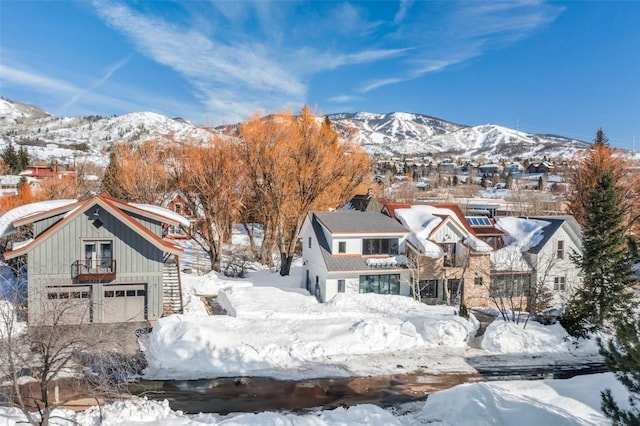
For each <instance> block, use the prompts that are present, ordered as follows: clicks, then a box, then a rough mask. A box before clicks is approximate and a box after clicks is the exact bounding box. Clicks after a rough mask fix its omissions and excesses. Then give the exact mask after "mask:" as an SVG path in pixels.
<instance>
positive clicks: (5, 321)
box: [0, 300, 27, 339]
mask: <svg viewBox="0 0 640 426" xmlns="http://www.w3.org/2000/svg"><path fill="white" fill-rule="evenodd" d="M26 329H27V325H26V323H23V322H18V319H17V316H16V311H15V307H14V305H13V304H12V303H11V302H9V301H8V300H0V339H4V338H6V337H7V336H14V337H15V336H17V335H20V334H22V333H24V332H25V330H26Z"/></svg>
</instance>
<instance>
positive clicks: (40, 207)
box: [0, 200, 77, 237]
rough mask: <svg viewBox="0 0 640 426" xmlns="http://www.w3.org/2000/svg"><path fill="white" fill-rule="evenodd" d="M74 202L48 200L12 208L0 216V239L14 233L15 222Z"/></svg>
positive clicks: (74, 201)
mask: <svg viewBox="0 0 640 426" xmlns="http://www.w3.org/2000/svg"><path fill="white" fill-rule="evenodd" d="M76 202H77V200H49V201H39V202H37V203H31V204H25V205H24V206H19V207H16V208H13V209H11V210H9V211H8V212H6V213H5V214H3V215H2V216H0V237H7V236H9V235H11V234H13V233H14V232H16V229H15V227H14V226H13V224H12V223H13V222H15V221H16V220H19V219H24V218H26V217H28V216H31V215H33V214H38V213H42V212H46V211H50V210H54V209H57V208H59V207H64V206H67V205H70V204H74V203H76Z"/></svg>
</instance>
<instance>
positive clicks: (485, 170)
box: [478, 164, 502, 177]
mask: <svg viewBox="0 0 640 426" xmlns="http://www.w3.org/2000/svg"><path fill="white" fill-rule="evenodd" d="M501 170H502V166H500V165H499V164H482V165H480V166H478V174H479V175H480V176H487V177H491V176H493V175H497V174H500V172H501Z"/></svg>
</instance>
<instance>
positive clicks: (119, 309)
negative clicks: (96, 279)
mask: <svg viewBox="0 0 640 426" xmlns="http://www.w3.org/2000/svg"><path fill="white" fill-rule="evenodd" d="M103 288H104V290H103V291H104V299H103V300H104V304H103V306H104V311H103V316H102V318H103V321H104V322H127V321H144V320H145V319H146V317H147V315H146V305H147V286H146V284H118V285H106V286H104V287H103Z"/></svg>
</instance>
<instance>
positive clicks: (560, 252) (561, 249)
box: [556, 240, 564, 259]
mask: <svg viewBox="0 0 640 426" xmlns="http://www.w3.org/2000/svg"><path fill="white" fill-rule="evenodd" d="M556 257H557V258H558V259H564V241H563V240H558V248H557V250H556Z"/></svg>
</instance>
